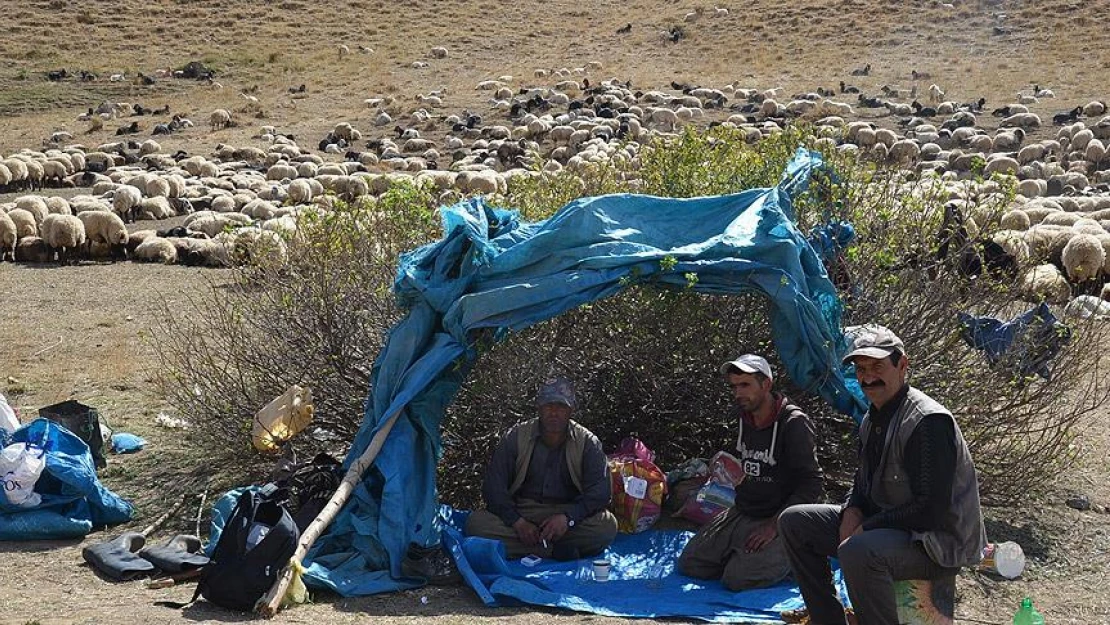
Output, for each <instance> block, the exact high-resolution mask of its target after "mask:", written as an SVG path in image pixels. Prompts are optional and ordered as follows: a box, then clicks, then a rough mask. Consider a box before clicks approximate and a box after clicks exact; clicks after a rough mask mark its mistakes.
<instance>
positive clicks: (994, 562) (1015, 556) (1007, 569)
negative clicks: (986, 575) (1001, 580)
mask: <svg viewBox="0 0 1110 625" xmlns="http://www.w3.org/2000/svg"><path fill="white" fill-rule="evenodd" d="M979 566H980V568H982V569H984V570H987V571H989V572H991V573H998V574H999V575H1001V576H1002V577H1005V578H1006V579H1014V578H1016V577H1018V576H1020V575H1021V574H1022V572H1023V571H1025V552H1024V551H1022V550H1021V545H1019V544H1017V543H1015V542H1010V541H1007V542H1004V543H998V544H994V543H990V544H988V545H987V547H986V549H984V550H983V561H982V562H981V563H980V564H979Z"/></svg>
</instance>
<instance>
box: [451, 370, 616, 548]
mask: <svg viewBox="0 0 1110 625" xmlns="http://www.w3.org/2000/svg"><path fill="white" fill-rule="evenodd" d="M536 404H537V406H538V407H539V413H540V416H539V418H536V419H531V420H529V421H525V422H524V423H520V424H517V425H516V426H514V427H513V428H512V429H511V430H509V433H508V434H506V435H505V437H504V438H502V439H501V442H500V443H499V444H498V445H497V449H496V450H495V451H494V452H493V458H492V459H491V460H490V463H489V469H488V470H487V471H486V477H485V481H484V483H483V484H482V497H483V498H484V499H485V501H486V506H487V507H488V510H475V511H474V512H473V513H472V514H471V515H470V518H469V519H468V520H467V522H466V535H467V536H481V537H483V538H493V539H496V540H499V541H501V542H502V543H504V544H505V551H506V552H507V555H508V557H509V558H520V557H522V556H526V555H529V554H535V555H538V556H541V557H546V558H555V559H557V560H570V559H574V558H580V557H587V556H592V555H596V554H598V553H601V552H602V551H604V550H605V548H606V547H607V546H609V543H611V542H613V538H614V537H616V535H617V519H616V517H614V516H613V514H612V513H611V512H609V510H608V507H609V499H610V497H611V495H612V493H611V490H610V488H611V487H610V484H609V464H608V460H607V459H606V458H605V454H604V453H603V452H602V451H601V443H600V442H599V441H598V440H597V437H596V436H594V435H593V434H592V433H591V432H590V431H589V430H587V429H586V428H584V427H582V426H581V425H579V424H578V423H576V422H574V421H572V420H571V418H570V417H571V414H572V413H573V412H574V408H575V399H574V388H573V386H572V385H571V383H570V380H567V379H566V378H556V379H554V380H549V381H547V382H545V383H544V384H543V386H542V387H541V388H540V392H539V395H538V397H537V398H536Z"/></svg>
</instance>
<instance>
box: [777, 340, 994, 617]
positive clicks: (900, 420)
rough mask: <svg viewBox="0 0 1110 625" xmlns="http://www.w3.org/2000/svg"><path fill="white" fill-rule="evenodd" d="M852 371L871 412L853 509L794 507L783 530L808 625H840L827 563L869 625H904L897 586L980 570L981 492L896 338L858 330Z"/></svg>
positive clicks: (961, 445)
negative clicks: (913, 379)
mask: <svg viewBox="0 0 1110 625" xmlns="http://www.w3.org/2000/svg"><path fill="white" fill-rule="evenodd" d="M845 334H846V335H847V337H848V338H849V339H850V342H851V345H850V349H849V352H848V354H847V355H846V356H844V359H843V361H844V363H845V364H847V363H851V364H854V365H855V367H856V379H858V380H859V383H860V387H861V388H862V389H863V393H864V394H865V395H866V396H867V398H868V399H869V400H870V401H871V406H870V408H869V409H868V411H867V414H866V416H865V417H864V419H863V423H862V424H860V430H859V434H860V443H859V467H858V468H857V470H856V476H855V480H854V482H853V485H852V491H851V493H850V495H849V496H848V500H847V503H845V504H844V505H843V506H839V505H806V506H794V507H792V508H788V509H787V510H785V511H784V512H783V513H782V515H781V516H780V517H779V531H780V532H781V533H782V536H783V539H784V540H785V543H786V552H787V554H788V555H789V557H790V565H791V568H792V569H793V571H794V577H795V578H796V579H797V581H798V586H799V587H800V588H801V591H802V598H803V599H804V600H805V603H806V608H807V609H808V611H809V618H810V623H812V624H813V625H832V624H834V623H835V624H836V625H842V624H843V623H845V613H844V607H843V606H842V605H841V603H840V600H839V599H838V598H837V594H836V591H835V589H834V588H833V582H832V571H831V570H830V568H829V558H830V557H836V558H838V559H839V560H840V567H841V570H842V571H843V574H844V580H845V582H846V583H847V586H848V595H849V597H850V598H851V600H852V607H853V609H854V610H855V614H856V618H857V619H858V623H860V624H861V625H897V623H898V610H897V606H896V604H895V598H894V582H895V580H905V579H937V578H941V577H947V576H950V575H953V574H954V573H955V572H956V571H957V570H958V569H959V568H960V567H963V566H969V565H973V564H976V563H978V562H979V559H980V556H981V554H982V551H983V547H985V546H986V544H987V538H986V532H985V531H984V528H983V521H982V515H981V511H980V508H979V486H978V481H977V478H976V474H975V465H974V464H973V463H972V461H971V454H970V452H969V451H968V448H967V443H966V442H964V438H963V434H961V433H960V428H959V426H958V425H957V424H956V420H955V419H954V418H953V417H952V413H951V412H949V411H948V409H946V408H945V407H944V406H942V405H941V404H940V403H938V402H937V401H935V400H933V399H932V398H930V397H929V396H928V395H926V394H925V393H922V392H921V391H919V390H917V389H916V388H913V387H912V386H910V385H909V384H907V383H906V371H907V370H908V368H909V359H908V358H907V357H906V348H905V345H903V343H902V340H901V339H899V338H898V336H897V335H895V334H894V333H893V332H891V331H890V330H889V329H887V328H885V327H883V326H878V325H868V326H856V327H853V328H848V329H847V330H846V331H845Z"/></svg>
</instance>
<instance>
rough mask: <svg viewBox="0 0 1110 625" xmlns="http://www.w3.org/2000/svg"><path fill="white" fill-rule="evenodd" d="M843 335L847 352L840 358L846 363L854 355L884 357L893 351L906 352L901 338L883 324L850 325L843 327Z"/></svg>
mask: <svg viewBox="0 0 1110 625" xmlns="http://www.w3.org/2000/svg"><path fill="white" fill-rule="evenodd" d="M844 336H845V338H847V339H848V354H847V355H845V356H844V358H842V359H841V362H843V363H844V364H848V363H849V362H851V360H852V359H853V358H855V357H856V356H867V357H868V358H886V357H888V356H890V355H891V354H893V353H894V352H895V351H898V352H901V353H903V354H905V353H906V346H905V344H904V343H902V339H900V338H898V335H897V334H895V333H894V332H891V331H890V329H889V328H886V327H884V326H880V325H874V324H868V325H863V326H850V327H847V328H844Z"/></svg>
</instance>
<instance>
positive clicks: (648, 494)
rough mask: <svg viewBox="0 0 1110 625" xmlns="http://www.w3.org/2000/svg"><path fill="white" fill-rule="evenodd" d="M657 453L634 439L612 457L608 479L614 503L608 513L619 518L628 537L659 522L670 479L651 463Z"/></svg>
mask: <svg viewBox="0 0 1110 625" xmlns="http://www.w3.org/2000/svg"><path fill="white" fill-rule="evenodd" d="M654 459H655V453H654V452H652V451H651V450H650V449H648V448H647V446H646V445H644V444H643V443H642V442H641V441H639V440H637V439H635V438H631V437H629V438H626V439H624V440H623V441H621V444H620V447H619V448H618V449H617V451H616V452H615V453H612V454H609V476H610V478H611V479H612V485H613V499H612V501H611V503H610V505H609V509H610V510H611V511H612V512H613V514H614V515H615V516H616V517H617V528H618V529H619V530H620V531H622V532H624V533H626V534H635V533H638V532H642V531H644V530H646V529H648V528H650V527H651V526H652V525H654V524H655V522H656V521H658V520H659V516H660V515H661V514H662V512H663V497H665V496H666V494H667V476H666V475H664V474H663V471H661V470H660V469H659V467H657V466H655V463H654V462H652V460H654Z"/></svg>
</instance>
